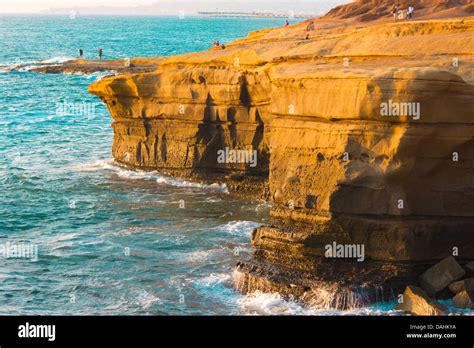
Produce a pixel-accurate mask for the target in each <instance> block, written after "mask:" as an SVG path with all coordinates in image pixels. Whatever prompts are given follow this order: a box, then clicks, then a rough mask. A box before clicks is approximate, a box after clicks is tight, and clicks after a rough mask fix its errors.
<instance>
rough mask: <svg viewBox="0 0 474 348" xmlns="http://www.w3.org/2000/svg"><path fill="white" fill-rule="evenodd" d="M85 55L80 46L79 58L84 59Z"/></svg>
mask: <svg viewBox="0 0 474 348" xmlns="http://www.w3.org/2000/svg"><path fill="white" fill-rule="evenodd" d="M83 55H84V51H83V50H82V48H79V59H82V56H83Z"/></svg>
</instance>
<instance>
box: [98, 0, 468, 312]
mask: <svg viewBox="0 0 474 348" xmlns="http://www.w3.org/2000/svg"><path fill="white" fill-rule="evenodd" d="M372 2H373V3H374V4H373V6H375V7H377V6H379V7H384V10H383V11H382V10H381V11H379V12H380V13H382V15H380V13H379V12H378V13H379V14H377V15H376V16H373V15H371V14H370V13H369V14H367V15H366V16H365V17H363V18H362V17H361V14H362V15H363V14H364V13H365V12H364V8H365V5H364V4H365V2H357V3H356V4H350V5H345V6H353V7H354V6H356V7H357V6H359V11H356V12H355V13H356V14H351V13H353V10H354V9H351V8H349V7H344V6H343V7H340V8H337V9H335V10H334V11H331V12H330V13H329V14H328V15H327V16H325V17H323V18H322V19H316V20H315V24H316V30H314V31H307V30H306V27H307V24H308V21H306V22H304V23H300V24H295V25H291V26H289V27H282V28H273V29H265V30H261V31H258V32H253V33H250V34H249V36H248V37H247V38H245V39H241V40H237V41H235V42H233V43H230V44H228V45H226V47H225V48H224V49H223V48H220V47H219V48H211V49H209V50H208V51H205V52H198V53H191V54H186V55H181V56H176V57H169V58H166V59H163V60H159V61H157V63H156V64H157V68H156V70H155V71H153V72H147V73H133V74H127V75H120V76H115V77H109V78H104V79H102V80H101V81H98V82H95V83H93V84H92V85H91V86H90V88H89V90H90V92H91V93H93V94H95V95H97V96H99V97H100V98H101V99H102V100H103V101H104V102H105V103H106V104H107V106H108V108H109V111H110V114H111V116H112V117H113V118H114V123H113V128H114V143H113V147H112V153H113V156H114V157H115V159H116V160H117V161H119V162H121V163H122V164H124V165H128V166H132V167H139V168H144V169H156V170H160V171H165V172H168V173H172V174H174V175H178V176H185V177H193V178H196V179H199V180H210V181H216V180H217V181H221V182H226V183H227V184H228V186H229V187H230V188H231V190H233V191H237V192H243V193H248V194H252V195H253V196H260V197H264V198H266V199H268V200H271V201H272V202H273V209H272V216H273V217H274V223H273V224H272V225H271V226H263V227H260V228H257V229H256V230H255V231H254V233H253V236H252V243H253V245H254V250H255V252H254V256H253V258H252V259H250V260H243V261H242V262H241V263H240V264H239V265H238V267H237V269H236V275H235V278H236V286H237V288H238V289H239V290H240V291H242V292H252V291H254V290H257V289H259V290H263V291H280V292H281V293H286V294H288V296H297V297H298V298H300V299H303V300H304V302H306V303H309V304H315V305H320V306H323V307H324V306H326V307H327V306H329V307H336V308H349V307H353V306H358V305H362V304H363V303H366V302H372V301H377V300H381V299H383V300H385V299H388V300H390V299H394V298H395V296H396V295H397V294H398V293H400V292H401V291H403V289H404V288H405V287H406V285H408V283H409V282H412V281H413V280H416V279H417V276H418V275H419V274H421V272H422V271H423V270H425V269H426V268H427V265H428V266H429V265H430V264H433V263H435V262H436V261H437V260H440V259H442V258H444V257H446V256H449V255H452V254H453V253H454V256H456V258H457V260H458V261H459V262H460V263H461V264H463V263H466V262H467V261H469V260H472V259H474V234H473V231H474V85H473V82H474V72H473V71H474V69H473V68H474V18H473V17H472V15H471V14H472V6H471V5H470V2H463V1H458V2H453V1H451V2H442V3H443V5H442V6H441V5H440V3H441V2H440V1H435V0H433V1H422V4H421V3H420V8H418V9H417V10H416V12H415V18H414V19H413V20H410V21H409V20H397V21H395V20H394V18H393V17H392V16H391V15H390V14H389V12H387V11H388V10H387V8H388V7H390V6H391V5H392V2H391V1H372ZM402 5H403V2H402ZM421 7H422V8H421ZM384 11H385V12H384ZM225 148H228V149H234V150H248V151H254V150H255V151H256V153H257V165H255V166H252V165H250V163H229V162H224V163H221V162H220V161H218V151H219V150H223V149H225ZM333 242H337V243H342V244H354V245H356V244H357V245H364V256H365V257H364V261H363V262H358V261H357V260H355V259H350V258H349V259H348V258H344V259H331V258H327V257H326V256H325V246H326V245H327V244H330V243H333ZM322 282H323V283H324V284H325V286H324V287H325V288H327V292H329V293H332V294H333V295H331V296H332V297H331V296H329V297H326V300H321V298H323V297H324V296H322V295H321V291H322V290H321V289H322V288H324V287H323V286H322V285H321V284H323V283H322ZM325 291H326V290H325ZM318 292H319V293H318ZM334 293H338V294H339V295H338V296H339V297H337V298H335V297H334ZM315 294H316V295H315ZM318 294H319V295H318Z"/></svg>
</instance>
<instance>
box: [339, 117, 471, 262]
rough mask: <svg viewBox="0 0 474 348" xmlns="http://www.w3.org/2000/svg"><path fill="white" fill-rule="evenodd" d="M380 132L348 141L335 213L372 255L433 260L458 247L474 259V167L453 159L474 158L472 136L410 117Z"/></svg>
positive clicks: (464, 256)
mask: <svg viewBox="0 0 474 348" xmlns="http://www.w3.org/2000/svg"><path fill="white" fill-rule="evenodd" d="M448 128H449V127H448ZM376 133H378V134H377V135H376V136H375V138H373V139H372V140H371V141H368V142H367V141H366V142H363V143H362V142H360V141H356V140H354V139H351V140H349V141H348V142H347V146H346V150H345V151H347V153H349V154H350V157H351V160H350V161H348V162H347V164H346V165H345V171H344V173H345V177H344V179H343V180H340V181H339V182H338V184H337V187H336V188H335V190H334V192H333V193H332V194H331V200H330V212H331V213H332V220H333V221H334V222H336V223H337V224H339V225H340V226H341V227H342V229H343V230H345V231H347V233H348V234H349V235H350V242H351V243H361V244H364V245H366V252H367V255H368V257H369V258H372V259H376V260H391V261H432V260H439V259H442V258H444V257H446V256H449V255H452V254H453V251H457V252H458V255H459V257H460V258H461V259H472V258H474V238H473V236H472V230H473V228H474V219H473V218H472V216H474V206H473V205H472V202H473V201H474V191H473V189H472V187H473V182H472V177H473V176H472V170H470V169H469V165H468V163H467V162H466V161H464V162H459V161H455V160H453V154H456V153H462V154H463V156H464V158H465V159H469V158H474V150H473V149H474V145H473V144H474V140H473V139H472V137H471V138H470V139H469V136H468V134H465V135H466V137H464V138H463V136H462V134H459V129H451V130H450V129H447V128H446V127H439V126H437V125H431V126H430V125H427V124H422V125H418V124H413V123H410V124H408V123H404V124H393V125H391V126H390V127H389V128H387V129H386V130H385V131H384V132H381V131H380V130H378V132H376ZM450 133H452V134H450ZM455 133H457V134H455ZM451 136H452V137H456V136H457V137H459V139H458V141H449V140H447V139H449V138H450V137H451ZM377 138H380V139H377ZM383 139H390V140H391V141H392V142H391V144H390V146H387V145H381V144H380V141H383Z"/></svg>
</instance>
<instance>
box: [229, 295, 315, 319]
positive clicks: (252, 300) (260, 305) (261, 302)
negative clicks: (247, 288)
mask: <svg viewBox="0 0 474 348" xmlns="http://www.w3.org/2000/svg"><path fill="white" fill-rule="evenodd" d="M237 303H238V305H239V306H240V307H241V308H242V309H243V310H244V311H245V312H246V313H247V314H252V315H314V314H315V312H314V311H313V310H311V309H306V308H304V307H303V306H302V305H300V304H299V303H297V302H292V301H285V300H284V299H283V298H282V297H281V295H280V294H278V293H264V292H261V291H256V292H253V293H251V294H248V295H246V296H242V297H241V298H240V299H238V300H237Z"/></svg>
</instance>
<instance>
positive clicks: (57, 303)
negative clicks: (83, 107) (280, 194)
mask: <svg viewBox="0 0 474 348" xmlns="http://www.w3.org/2000/svg"><path fill="white" fill-rule="evenodd" d="M281 22H282V20H279V19H202V18H192V17H189V18H185V19H179V18H177V17H92V16H90V17H82V16H77V17H76V18H75V19H71V18H69V17H67V16H3V17H1V23H0V24H1V28H0V37H1V41H0V71H2V72H1V73H0V187H1V191H0V192H1V194H0V197H1V198H0V262H1V264H2V267H0V315H15V314H40V315H47V314H125V315H130V314H143V315H145V314H153V315H162V314H171V315H180V314H189V315H193V314H201V315H213V314H330V315H331V314H392V313H394V312H393V311H392V310H391V308H393V305H394V304H392V303H385V304H379V305H376V306H374V307H371V308H364V309H360V310H356V311H349V312H346V313H341V312H336V311H330V310H329V311H317V310H308V309H303V308H301V307H300V306H299V305H298V304H295V303H289V302H286V301H283V300H282V299H281V298H280V297H279V295H278V294H255V295H251V296H242V295H240V294H238V293H236V292H235V291H234V290H233V289H232V281H231V279H232V269H233V267H234V266H235V264H236V262H237V261H238V260H239V257H240V256H239V254H240V255H242V254H245V253H249V251H250V233H251V231H252V229H253V228H254V227H256V226H258V225H259V224H261V223H262V222H265V221H267V220H268V211H269V206H268V204H266V203H265V202H261V201H245V200H242V199H238V198H235V197H233V196H232V195H230V194H228V193H227V191H226V189H225V187H222V186H215V185H214V186H202V185H198V184H195V183H190V182H185V181H182V180H177V179H173V178H169V177H165V176H161V175H159V174H156V173H143V172H140V171H131V170H125V169H123V168H120V167H117V166H115V165H114V163H113V161H112V159H111V154H110V149H111V143H112V129H111V126H110V124H111V118H110V116H109V115H108V112H107V109H106V107H105V106H104V105H103V104H101V103H100V100H99V99H97V98H96V97H94V96H92V95H90V94H88V92H87V86H88V85H89V84H90V83H91V82H93V81H95V80H96V79H98V78H100V77H101V76H100V74H95V75H64V74H58V75H44V74H37V73H33V72H29V71H28V68H29V67H32V66H36V65H37V64H39V63H40V62H41V61H48V62H50V63H54V62H60V61H63V60H65V59H67V58H71V57H75V56H76V55H77V50H78V48H82V49H83V50H84V53H85V58H86V59H94V58H96V51H97V48H98V47H101V48H102V49H103V50H104V58H106V59H113V58H126V57H152V56H163V55H175V54H180V53H186V52H192V51H197V50H204V49H207V48H208V47H209V46H210V44H211V43H212V42H213V41H214V40H216V39H217V40H220V42H222V43H226V42H229V41H232V40H234V39H236V38H239V37H244V36H246V35H247V32H248V31H252V30H257V29H260V28H264V27H272V26H279V25H281V24H282V23H281ZM13 65H15V66H24V68H22V69H20V70H22V71H11V69H9V68H10V67H12V66H13ZM65 102H66V103H83V102H85V103H88V105H94V109H93V112H82V113H77V112H75V111H74V110H70V112H67V111H66V112H58V105H62V104H63V103H65ZM183 202H184V208H183V207H180V203H183ZM15 246H16V247H20V246H29V247H31V250H34V247H36V248H37V258H36V257H29V256H28V255H26V254H25V255H26V256H25V255H23V256H24V257H22V258H18V257H13V256H14V255H13V256H12V255H7V254H6V253H5V252H3V254H2V253H1V251H2V250H3V251H5V250H7V249H8V248H10V249H9V250H12V249H11V248H12V247H15ZM33 254H34V253H33ZM395 314H396V313H395Z"/></svg>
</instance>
